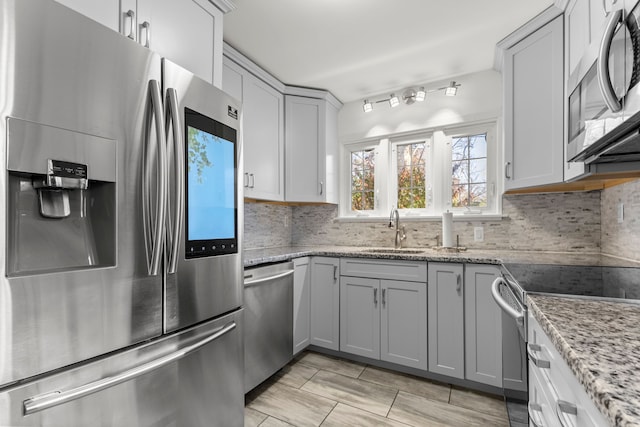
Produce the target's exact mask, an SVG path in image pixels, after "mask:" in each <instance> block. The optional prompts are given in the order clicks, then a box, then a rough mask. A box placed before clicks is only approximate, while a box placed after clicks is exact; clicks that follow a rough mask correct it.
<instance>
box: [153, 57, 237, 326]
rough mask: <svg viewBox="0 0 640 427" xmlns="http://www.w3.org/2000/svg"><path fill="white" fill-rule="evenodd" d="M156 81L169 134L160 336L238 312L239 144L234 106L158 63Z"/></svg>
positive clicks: (170, 65) (221, 95)
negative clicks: (158, 80) (160, 83)
mask: <svg viewBox="0 0 640 427" xmlns="http://www.w3.org/2000/svg"><path fill="white" fill-rule="evenodd" d="M162 76H163V91H164V101H165V105H166V110H167V111H168V112H169V114H167V124H168V128H169V129H170V131H169V132H168V137H167V143H168V151H169V174H170V175H169V197H168V199H169V208H168V212H169V215H168V221H167V239H168V241H167V245H166V246H167V248H168V251H167V252H168V253H167V263H166V270H167V275H166V283H165V286H166V290H165V298H166V300H165V332H167V331H173V330H176V329H180V328H184V327H187V326H189V325H192V324H195V323H197V322H200V321H203V320H206V319H209V318H212V317H215V316H219V315H220V314H222V313H226V312H228V311H230V310H234V309H235V308H237V307H240V306H241V305H242V273H243V266H242V243H241V242H242V229H243V195H242V193H241V186H239V185H238V176H241V174H242V142H241V141H242V138H241V135H240V125H239V123H240V118H241V109H240V104H239V103H238V101H236V100H235V99H233V98H231V97H230V96H228V95H227V94H225V93H224V92H222V91H220V90H219V89H217V88H215V87H214V86H212V85H210V84H209V83H208V82H205V81H204V80H201V79H199V78H198V77H196V76H194V75H193V74H192V73H191V72H189V71H187V70H185V69H183V68H181V67H178V66H177V65H175V64H173V63H172V62H170V61H168V60H166V59H163V60H162ZM194 134H195V136H194ZM190 141H191V142H190ZM211 146H216V147H218V148H215V149H213V148H212V147H211ZM229 155H231V157H229ZM233 157H235V162H234V158H233ZM234 163H235V168H234ZM190 183H191V184H190ZM190 185H191V186H192V187H197V188H196V189H194V188H190ZM195 199H200V200H195ZM190 209H191V211H190ZM196 209H197V210H198V211H197V212H199V213H198V214H197V215H196V214H194V212H196ZM203 212H204V213H203ZM187 224H190V225H189V227H187ZM195 224H199V225H197V226H195Z"/></svg>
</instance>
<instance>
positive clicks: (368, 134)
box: [338, 70, 502, 143]
mask: <svg viewBox="0 0 640 427" xmlns="http://www.w3.org/2000/svg"><path fill="white" fill-rule="evenodd" d="M455 81H456V82H457V83H460V84H461V85H462V86H461V87H460V88H458V95H457V96H454V97H449V96H445V95H444V92H443V91H438V92H434V93H430V94H427V99H426V100H425V101H424V102H416V103H414V104H412V105H405V104H404V103H403V102H401V103H400V106H398V107H396V108H393V109H392V108H390V107H389V104H388V103H380V104H375V103H374V106H373V111H372V112H370V113H366V114H365V113H364V111H362V104H363V101H364V100H358V101H354V102H350V103H346V104H345V105H344V106H343V107H342V110H340V114H339V116H338V138H339V141H340V142H341V143H348V142H354V141H362V140H365V139H368V138H374V137H381V136H386V135H392V134H397V133H405V132H411V131H416V130H421V129H428V128H433V127H442V126H449V125H456V124H460V123H469V122H478V121H484V120H488V119H496V118H499V117H500V116H501V114H502V76H501V75H500V73H498V72H497V71H495V70H487V71H482V72H479V73H474V74H467V75H464V76H460V77H457V78H455ZM448 84H449V80H447V81H441V82H435V83H432V84H429V85H425V88H426V89H427V90H429V89H432V88H438V87H443V86H447V85H448ZM403 91H404V89H401V90H398V91H396V92H395V94H396V95H398V96H399V97H401V95H402V92H403ZM388 96H389V93H385V94H381V95H380V96H376V97H371V98H370V99H369V101H372V102H374V101H376V100H378V99H383V98H388Z"/></svg>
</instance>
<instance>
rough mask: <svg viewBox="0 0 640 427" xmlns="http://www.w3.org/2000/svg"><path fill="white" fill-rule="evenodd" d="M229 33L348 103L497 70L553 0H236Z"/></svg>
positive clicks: (286, 76) (283, 77)
mask: <svg viewBox="0 0 640 427" xmlns="http://www.w3.org/2000/svg"><path fill="white" fill-rule="evenodd" d="M233 2H234V3H235V5H236V6H237V8H236V9H235V10H233V11H231V12H229V13H228V14H227V15H225V18H224V19H225V22H224V39H225V41H226V42H228V43H229V44H230V45H231V46H233V47H234V48H236V49H237V50H239V51H240V52H242V53H243V54H244V55H245V56H247V57H249V58H250V59H251V60H253V61H254V62H256V63H257V64H259V65H260V66H261V67H262V68H264V69H265V70H267V71H268V72H269V73H271V74H272V75H274V76H275V77H276V78H278V79H279V80H280V81H282V82H283V83H286V84H289V85H294V86H306V87H313V88H321V89H327V90H329V91H331V92H332V93H333V94H334V95H335V96H336V97H338V98H339V99H340V100H341V101H342V102H350V101H354V100H360V99H363V98H365V97H372V96H375V95H380V94H387V92H390V91H392V90H399V89H401V88H404V87H407V86H411V85H418V84H420V85H427V86H428V84H429V83H430V82H437V81H442V80H447V79H453V78H455V77H456V76H460V75H464V74H469V73H474V72H477V71H483V70H487V69H490V68H492V67H493V60H494V51H495V45H496V43H497V42H498V41H500V40H501V39H503V38H504V37H506V36H507V35H509V34H510V33H511V32H513V31H514V30H516V29H517V28H518V27H520V26H521V25H523V24H524V23H525V22H527V21H528V20H530V19H531V18H533V17H534V16H535V15H537V14H538V13H540V12H542V11H543V10H544V9H546V8H547V7H549V6H551V5H552V4H553V0H268V1H267V0H233Z"/></svg>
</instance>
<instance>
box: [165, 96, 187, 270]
mask: <svg viewBox="0 0 640 427" xmlns="http://www.w3.org/2000/svg"><path fill="white" fill-rule="evenodd" d="M167 113H168V114H167V118H168V120H167V141H168V140H169V133H168V131H169V122H171V125H172V126H171V127H172V129H173V170H174V173H175V179H174V194H175V215H174V216H173V224H170V225H169V226H168V230H169V233H170V235H171V236H172V239H171V244H170V252H169V270H168V272H169V274H173V273H175V272H176V266H177V263H178V248H179V246H180V239H181V231H182V219H183V217H184V140H183V137H182V135H183V134H182V130H181V128H180V112H179V109H178V93H177V92H176V90H175V89H173V88H169V89H167Z"/></svg>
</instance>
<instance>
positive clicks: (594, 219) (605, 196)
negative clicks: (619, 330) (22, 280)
mask: <svg viewBox="0 0 640 427" xmlns="http://www.w3.org/2000/svg"><path fill="white" fill-rule="evenodd" d="M619 201H622V203H623V204H624V221H623V223H621V224H619V223H618V222H617V207H618V202H619ZM337 214H338V208H337V206H335V205H310V206H293V207H291V206H284V205H278V204H267V203H246V204H245V240H244V242H245V244H244V247H245V249H251V248H262V247H279V246H288V245H291V244H293V245H346V246H370V247H390V246H392V245H393V239H394V231H393V230H392V229H389V227H388V221H387V220H386V219H382V220H380V221H378V222H348V221H336V217H337ZM503 215H504V216H505V218H504V219H503V220H501V221H454V223H453V228H454V234H455V235H458V236H459V239H460V245H461V246H465V247H469V248H476V249H513V250H536V251H558V252H592V253H599V252H603V253H607V254H611V255H616V256H622V257H625V258H630V259H635V260H639V261H640V180H639V181H634V182H631V183H627V184H623V185H619V186H616V187H612V188H609V189H606V190H603V191H590V192H579V193H547V194H527V195H506V196H504V197H503ZM401 223H402V224H404V225H405V226H406V230H407V240H406V241H405V242H404V246H406V247H431V246H435V245H436V236H439V235H440V234H441V230H442V225H441V222H440V221H415V220H414V221H411V220H407V219H402V220H401ZM479 226H481V227H483V231H484V241H483V242H474V240H473V235H474V227H479Z"/></svg>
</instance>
